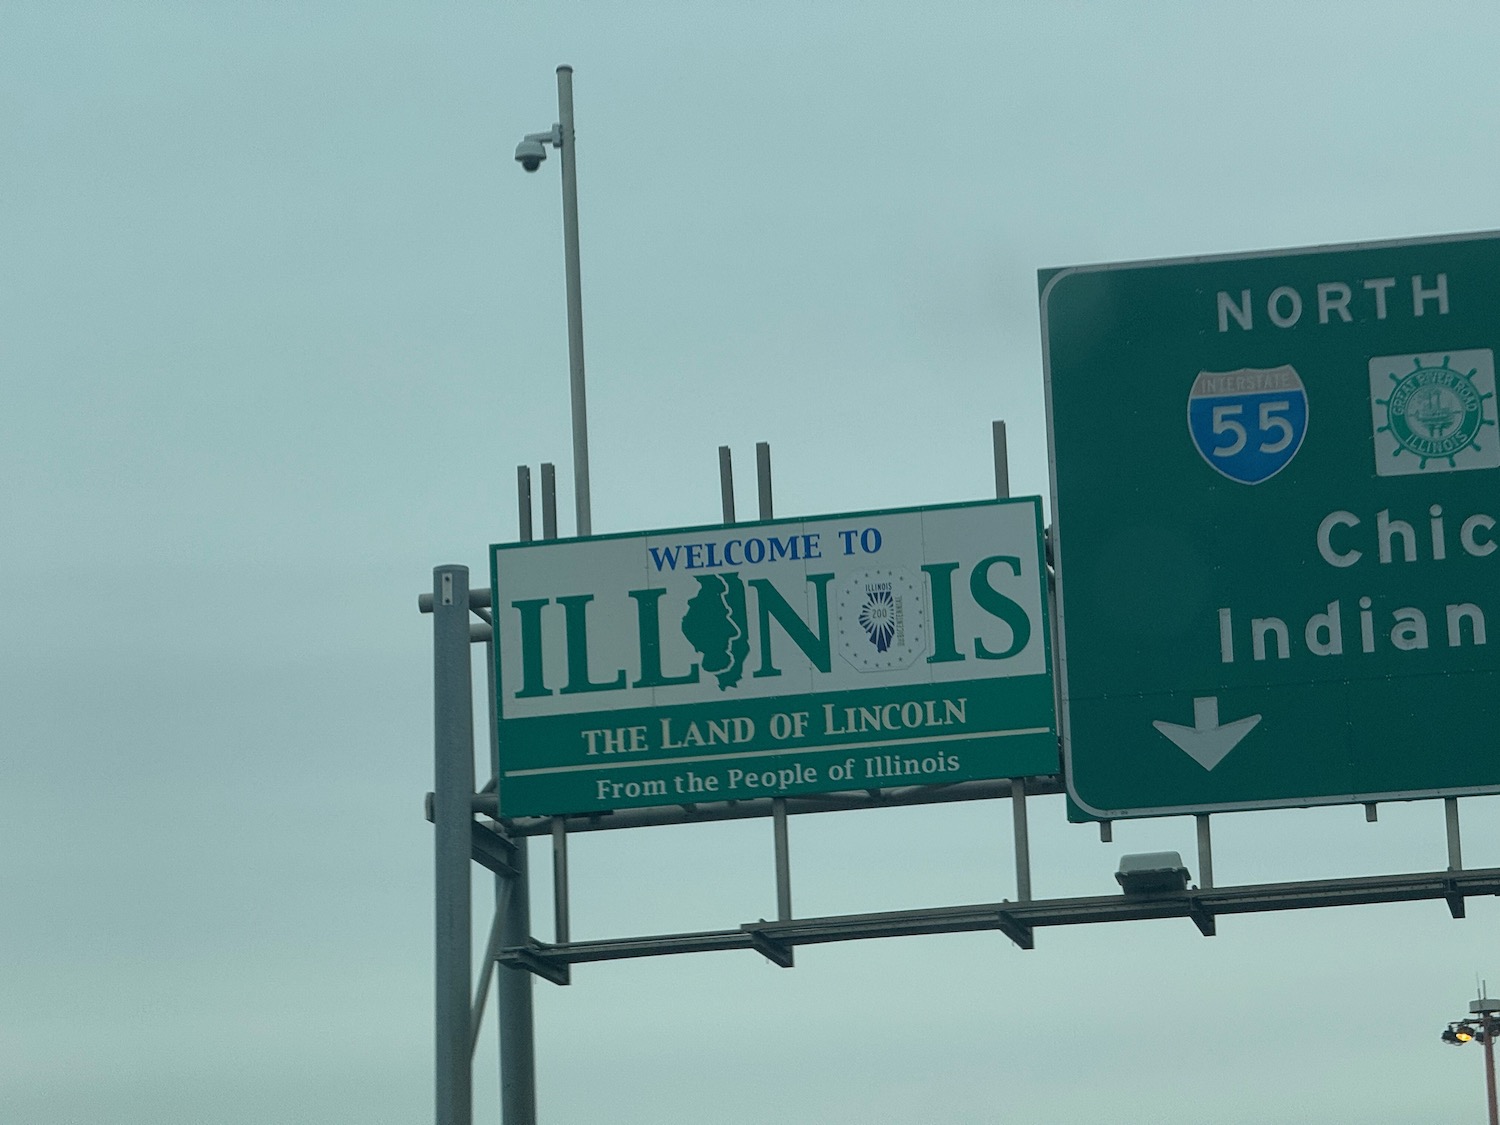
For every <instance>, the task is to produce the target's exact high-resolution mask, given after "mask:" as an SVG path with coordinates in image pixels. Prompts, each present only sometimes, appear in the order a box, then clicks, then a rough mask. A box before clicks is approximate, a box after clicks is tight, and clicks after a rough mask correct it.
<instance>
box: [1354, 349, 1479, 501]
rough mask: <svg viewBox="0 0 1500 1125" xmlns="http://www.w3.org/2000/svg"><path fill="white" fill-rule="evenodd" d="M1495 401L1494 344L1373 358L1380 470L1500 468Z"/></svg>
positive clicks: (1394, 473) (1372, 387) (1372, 408)
mask: <svg viewBox="0 0 1500 1125" xmlns="http://www.w3.org/2000/svg"><path fill="white" fill-rule="evenodd" d="M1494 402H1495V353H1494V352H1492V351H1490V349H1489V348H1471V349H1469V350H1467V351H1454V352H1447V353H1442V354H1438V353H1433V354H1431V355H1412V354H1410V353H1406V354H1403V355H1382V356H1376V357H1375V358H1374V359H1372V360H1370V414H1371V419H1372V425H1373V426H1374V437H1375V471H1376V472H1377V473H1378V474H1380V475H1381V476H1383V477H1391V476H1405V475H1408V474H1411V473H1447V472H1453V471H1456V470H1464V469H1493V468H1496V467H1497V466H1500V438H1497V436H1496V433H1495V429H1494V427H1495V417H1494V413H1495V406H1494ZM1487 426H1488V427H1491V429H1490V431H1489V432H1488V433H1486V432H1485V427H1487Z"/></svg>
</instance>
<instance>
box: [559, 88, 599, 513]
mask: <svg viewBox="0 0 1500 1125" xmlns="http://www.w3.org/2000/svg"><path fill="white" fill-rule="evenodd" d="M557 116H558V124H559V125H561V127H562V145H561V146H560V147H561V149H562V189H563V253H564V255H565V257H566V258H567V274H568V376H569V378H568V387H569V390H570V392H571V400H572V405H573V502H574V509H575V519H576V522H577V528H578V534H579V535H592V534H593V521H592V519H591V516H590V511H589V422H588V412H589V411H588V401H587V397H586V395H585V394H584V383H583V292H582V288H583V281H582V270H581V269H580V268H579V264H578V164H577V160H576V149H577V145H576V143H575V140H574V132H573V68H572V67H571V66H560V67H558V68H557Z"/></svg>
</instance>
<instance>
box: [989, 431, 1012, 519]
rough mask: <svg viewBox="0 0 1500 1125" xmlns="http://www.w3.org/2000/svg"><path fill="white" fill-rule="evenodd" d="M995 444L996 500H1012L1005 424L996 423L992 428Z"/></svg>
mask: <svg viewBox="0 0 1500 1125" xmlns="http://www.w3.org/2000/svg"><path fill="white" fill-rule="evenodd" d="M992 432H993V438H994V444H995V498H996V499H997V500H1009V499H1010V458H1009V456H1008V455H1007V453H1006V450H1005V423H1004V422H995V423H994V425H993V427H992Z"/></svg>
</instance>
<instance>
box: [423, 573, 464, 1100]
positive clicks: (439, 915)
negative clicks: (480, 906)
mask: <svg viewBox="0 0 1500 1125" xmlns="http://www.w3.org/2000/svg"><path fill="white" fill-rule="evenodd" d="M432 659H433V786H432V793H433V796H432V808H433V838H434V848H433V851H434V872H433V876H434V878H433V884H434V891H433V898H434V902H435V905H436V910H435V913H436V918H435V922H436V927H435V933H434V942H433V954H434V955H433V961H434V967H435V981H434V984H435V989H434V992H435V996H436V1011H435V1013H434V1014H435V1022H436V1031H437V1041H436V1059H435V1067H434V1074H435V1078H436V1111H437V1118H436V1119H437V1125H470V1123H471V1122H472V1121H473V1082H472V1074H473V1071H472V1067H471V1065H470V1058H471V1044H472V1039H471V1029H470V1010H469V989H470V988H471V984H470V976H471V966H470V954H471V950H470V941H471V939H470V935H469V925H470V907H471V903H470V901H469V856H470V848H471V844H470V839H469V836H470V832H471V824H472V822H473V819H474V812H473V801H474V697H473V687H472V678H471V677H472V663H471V659H470V656H469V568H468V567H466V566H440V567H437V568H435V569H434V570H433V572H432Z"/></svg>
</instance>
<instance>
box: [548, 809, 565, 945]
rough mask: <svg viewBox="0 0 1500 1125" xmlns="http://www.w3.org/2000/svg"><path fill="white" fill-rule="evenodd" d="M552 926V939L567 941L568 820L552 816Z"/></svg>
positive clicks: (559, 942) (558, 941) (560, 941)
mask: <svg viewBox="0 0 1500 1125" xmlns="http://www.w3.org/2000/svg"><path fill="white" fill-rule="evenodd" d="M552 928H553V931H554V934H555V936H554V937H553V939H552V940H553V941H555V942H557V944H558V945H566V944H567V941H568V822H567V820H566V819H564V818H563V817H560V816H554V817H553V818H552Z"/></svg>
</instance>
